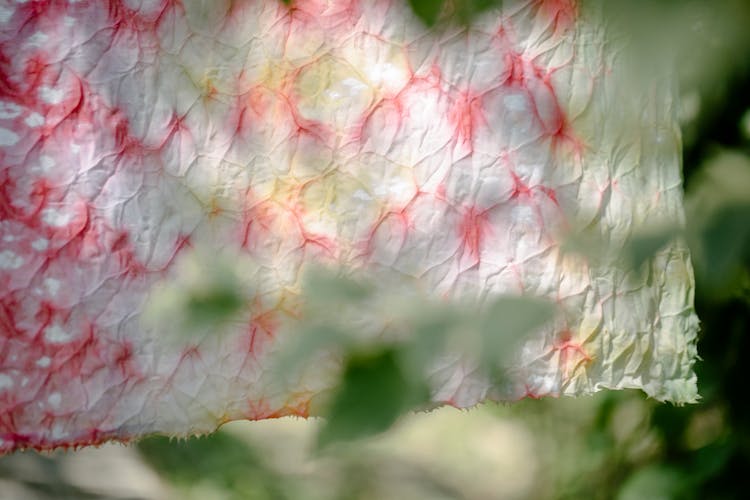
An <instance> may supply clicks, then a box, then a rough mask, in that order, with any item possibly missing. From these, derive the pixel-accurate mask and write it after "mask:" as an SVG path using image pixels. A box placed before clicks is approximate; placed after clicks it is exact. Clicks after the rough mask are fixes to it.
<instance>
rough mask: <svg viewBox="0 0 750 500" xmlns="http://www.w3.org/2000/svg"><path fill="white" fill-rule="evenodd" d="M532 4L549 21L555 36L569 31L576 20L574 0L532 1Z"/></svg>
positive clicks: (576, 8) (576, 4)
mask: <svg viewBox="0 0 750 500" xmlns="http://www.w3.org/2000/svg"><path fill="white" fill-rule="evenodd" d="M534 4H536V6H537V7H538V8H539V10H540V11H541V12H542V13H543V15H544V16H545V17H546V18H547V19H549V20H550V24H551V25H552V29H553V33H554V34H555V35H561V34H563V33H564V32H566V31H567V30H569V29H571V28H572V27H573V26H574V25H575V21H576V19H577V18H578V3H577V2H576V0H534Z"/></svg>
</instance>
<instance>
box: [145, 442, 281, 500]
mask: <svg viewBox="0 0 750 500" xmlns="http://www.w3.org/2000/svg"><path fill="white" fill-rule="evenodd" d="M137 446H138V451H139V453H140V454H141V456H142V457H143V458H144V460H145V461H146V462H147V463H148V464H149V465H151V466H152V467H153V468H154V469H156V470H157V471H158V472H159V473H160V474H161V475H162V477H164V478H165V479H167V480H168V481H170V482H171V483H173V484H175V485H177V486H181V487H184V488H191V487H193V486H194V485H195V484H196V483H197V482H203V483H208V484H210V485H212V486H213V487H215V488H216V489H217V490H219V491H222V492H225V494H226V496H225V497H224V498H228V499H237V500H250V499H255V500H272V499H284V498H288V497H287V495H285V494H284V493H283V491H282V490H281V488H280V485H281V484H282V481H280V479H279V478H278V477H277V475H276V473H275V472H273V471H272V470H271V469H269V468H268V467H267V465H266V464H265V462H264V461H263V458H262V457H261V456H259V455H258V454H257V453H256V452H255V450H253V449H252V448H251V447H250V446H248V445H247V444H246V443H243V442H242V441H240V440H238V439H237V438H235V437H233V436H230V435H228V434H226V433H224V432H221V431H219V432H216V433H214V434H211V435H209V436H205V437H202V438H192V439H189V440H187V441H179V442H176V441H174V440H171V439H168V438H165V437H161V436H153V437H149V438H146V439H144V440H142V441H140V442H139V443H138V445H137Z"/></svg>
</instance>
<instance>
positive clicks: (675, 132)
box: [0, 0, 697, 452]
mask: <svg viewBox="0 0 750 500" xmlns="http://www.w3.org/2000/svg"><path fill="white" fill-rule="evenodd" d="M621 45H622V44H621V40H620V39H608V38H607V33H606V31H605V30H604V27H603V24H602V22H601V20H600V17H599V16H597V15H596V14H595V13H592V12H589V11H588V10H586V9H585V8H584V7H582V6H578V5H576V4H575V3H574V2H573V1H572V0H568V1H564V0H563V1H561V0H555V1H553V0H524V1H506V2H504V7H503V10H502V11H501V12H497V11H496V12H490V13H487V14H485V15H483V16H482V17H481V18H479V19H477V20H476V22H475V23H473V24H472V25H471V27H470V28H466V27H464V26H459V25H453V26H442V27H440V28H438V29H434V30H430V29H427V28H426V27H424V25H422V24H421V23H420V22H419V21H418V20H417V19H416V18H415V17H413V15H412V14H411V12H410V11H409V9H408V8H407V7H406V4H405V2H400V1H396V0H391V1H387V0H372V1H369V0H368V1H364V0H359V1H358V0H328V1H325V0H298V1H295V2H293V6H292V7H289V6H286V5H284V4H283V3H281V2H274V1H261V0H257V1H255V0H234V1H229V0H217V1H214V2H201V1H197V0H196V1H194V0H181V1H180V0H143V1H135V0H109V1H93V0H92V1H86V0H79V1H74V0H69V1H63V0H47V1H41V0H29V1H21V0H16V1H10V0H6V1H4V2H2V3H0V452H9V451H12V450H15V449H18V448H23V447H33V448H37V449H50V448H55V447H59V446H75V445H84V444H94V443H99V442H102V441H105V440H108V439H118V440H129V439H132V438H135V437H138V436H141V435H144V434H147V433H154V432H158V433H166V434H170V435H174V436H184V435H189V434H192V433H201V432H210V431H212V430H214V429H215V428H216V427H217V425H219V424H221V423H223V422H226V421H229V420H233V419H262V418H269V417H276V416H281V415H288V414H293V415H306V414H307V413H308V411H309V402H310V399H311V398H312V397H313V396H314V395H315V394H317V393H319V392H320V391H322V390H324V389H326V388H327V387H328V385H329V384H330V377H328V376H327V375H325V374H324V373H323V372H326V373H327V370H323V369H322V368H321V374H320V376H317V375H316V373H315V372H314V371H313V372H310V373H306V375H305V377H303V378H301V379H300V380H299V381H298V382H297V383H296V384H294V385H293V386H291V387H290V386H288V385H283V384H280V383H278V381H276V380H275V379H274V377H273V375H272V373H271V370H269V363H270V362H269V359H270V355H271V353H272V352H274V350H275V349H276V344H277V342H278V339H279V338H281V337H283V336H284V335H285V334H284V332H283V331H282V330H283V325H284V324H285V320H286V319H289V318H291V319H294V318H296V317H297V316H298V315H299V314H300V311H301V310H302V309H301V306H302V304H304V303H305V297H304V295H302V294H301V293H300V290H301V285H300V280H301V277H302V276H303V275H304V272H305V270H306V269H308V268H309V267H310V266H312V265H315V264H317V265H324V266H331V267H340V268H343V269H348V270H351V271H353V272H354V271H356V272H357V273H360V274H361V275H364V276H370V277H372V278H373V279H376V280H378V281H379V282H388V283H390V282H392V283H395V284H396V285H394V286H398V287H406V288H409V287H412V289H413V290H414V293H417V294H423V295H424V296H426V297H427V296H429V297H435V298H439V299H440V300H449V301H459V300H467V301H474V302H477V303H481V302H482V301H486V300H488V298H491V297H495V296H499V295H502V294H511V295H521V294H523V295H529V296H541V297H546V298H548V299H550V300H552V301H554V303H555V304H556V305H557V306H558V307H559V316H558V317H557V318H556V319H555V320H554V321H553V322H552V324H550V325H549V327H547V328H545V329H544V330H543V331H540V332H537V333H536V334H535V335H534V336H533V337H532V338H530V339H528V341H526V342H524V343H523V347H522V348H521V349H519V351H518V353H517V354H515V355H514V357H513V363H514V368H513V370H512V373H513V377H512V378H511V379H510V380H509V382H508V383H507V384H505V385H503V386H502V387H490V386H489V385H488V383H487V382H486V381H484V380H483V379H482V378H481V377H478V376H476V375H475V373H474V371H473V370H472V365H471V361H470V360H466V359H465V356H463V355H462V353H460V352H456V353H446V356H443V357H441V361H440V363H437V364H436V366H435V367H434V372H433V375H434V377H432V379H431V380H433V381H434V384H433V385H434V386H433V399H434V401H435V402H436V403H446V404H452V405H455V406H459V407H467V406H471V405H474V404H476V403H478V402H480V401H482V400H485V399H488V398H489V399H502V400H515V399H519V398H523V397H541V396H546V395H552V396H557V395H562V394H566V395H581V394H589V393H592V392H595V391H597V390H600V389H603V388H612V389H615V388H616V389H619V388H641V389H643V390H644V391H645V392H646V393H647V394H648V395H649V396H651V397H653V398H656V399H658V400H665V401H673V402H677V403H684V402H691V401H694V400H695V399H696V398H697V392H696V380H695V375H694V374H693V371H692V365H693V363H694V360H695V357H696V350H695V337H696V330H697V319H696V317H695V315H694V312H693V307H692V300H693V279H692V270H691V266H690V263H689V257H688V254H687V250H686V249H685V248H684V246H682V245H680V244H679V243H674V244H670V245H669V246H667V247H666V248H665V249H663V250H661V251H660V252H659V253H658V255H657V256H656V257H654V258H653V259H652V260H651V261H650V262H649V263H647V269H646V272H645V273H636V272H631V271H627V270H626V269H623V267H622V266H619V265H618V262H617V259H618V257H614V256H613V257H607V256H606V255H602V256H601V257H600V258H590V257H586V256H585V255H578V254H571V253H566V252H563V250H562V248H561V247H562V243H563V241H565V239H566V237H567V235H568V234H569V233H570V232H572V231H573V230H574V229H575V228H586V229H587V230H589V231H593V232H594V233H595V234H597V235H598V236H600V237H602V238H603V239H605V240H606V241H609V242H611V243H613V245H614V246H616V247H617V246H622V245H624V244H625V243H626V242H627V241H628V239H629V238H630V237H631V236H632V234H633V233H634V231H636V229H637V228H638V227H640V226H642V225H643V224H644V223H646V222H649V221H654V220H661V219H665V220H666V219H672V220H674V219H677V220H682V217H683V216H682V191H681V190H682V186H681V177H680V163H679V158H680V142H679V129H678V127H677V125H676V123H675V119H674V111H675V109H674V108H675V105H674V102H673V92H672V88H671V87H670V85H669V82H668V81H667V80H666V79H659V81H648V80H647V79H642V78H638V77H637V76H636V77H634V76H633V72H632V71H631V70H632V67H631V66H630V63H629V61H628V57H627V52H626V51H624V50H622V46H621ZM228 263H229V264H228ZM227 269H230V270H231V272H229V273H228V276H229V279H230V280H235V281H236V284H237V286H238V287H240V288H241V290H242V295H241V296H242V297H243V302H242V303H241V305H240V307H239V312H238V313H237V314H235V315H234V316H233V318H232V320H231V321H230V322H228V323H227V324H223V325H221V326H216V329H217V330H221V332H213V331H212V329H211V327H205V328H204V327H201V328H203V329H204V330H205V331H203V333H201V334H199V335H190V336H181V332H180V331H179V330H180V329H183V328H186V326H185V325H184V322H183V321H182V320H181V319H180V318H179V317H177V316H178V315H179V314H178V313H179V311H180V310H181V309H180V308H179V307H172V306H174V304H175V303H179V301H180V300H182V299H180V298H179V297H178V295H179V291H180V290H185V289H189V288H190V287H191V286H192V287H198V288H200V286H202V285H201V284H202V283H205V284H206V286H209V285H210V284H211V283H213V282H212V281H211V280H213V279H215V274H216V273H226V271H227ZM191 273H192V274H191ZM170 294H171V295H170ZM160 306H163V307H160ZM175 311H177V313H176V312H175ZM366 312H367V311H363V317H365V318H366V317H368V316H367V314H366ZM382 319H383V321H387V318H382ZM360 326H361V325H359V326H358V325H354V326H352V328H353V329H355V330H356V329H357V328H360ZM181 339H182V340H181ZM451 354H453V355H454V356H451Z"/></svg>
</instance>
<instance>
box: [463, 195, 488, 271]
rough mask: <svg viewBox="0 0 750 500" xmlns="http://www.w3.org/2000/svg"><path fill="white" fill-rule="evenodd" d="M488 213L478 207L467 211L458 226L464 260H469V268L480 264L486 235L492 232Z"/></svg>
mask: <svg viewBox="0 0 750 500" xmlns="http://www.w3.org/2000/svg"><path fill="white" fill-rule="evenodd" d="M491 229H492V228H491V225H490V222H489V220H488V216H487V213H486V212H485V211H483V210H480V209H478V208H477V207H470V208H469V209H468V210H466V211H465V212H464V214H463V216H462V218H461V222H460V223H459V226H458V234H459V237H460V238H461V246H462V248H463V255H462V260H464V258H465V257H468V258H469V267H471V266H473V265H476V264H478V263H479V255H480V252H481V249H482V245H483V244H484V239H485V235H486V234H487V233H488V232H489V231H491Z"/></svg>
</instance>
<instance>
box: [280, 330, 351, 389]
mask: <svg viewBox="0 0 750 500" xmlns="http://www.w3.org/2000/svg"><path fill="white" fill-rule="evenodd" d="M351 347H352V339H351V337H350V336H349V335H347V334H346V333H345V332H342V331H341V330H339V329H338V328H336V327H334V326H332V325H328V324H325V325H308V326H305V327H304V328H300V329H299V330H298V331H296V332H295V338H294V341H293V342H292V343H291V344H290V345H287V346H285V347H284V349H281V350H280V351H279V353H278V354H277V355H276V358H275V365H274V369H275V370H276V373H278V374H279V375H280V376H282V377H283V376H284V374H287V373H292V372H294V371H295V370H296V369H298V368H299V367H301V366H302V365H304V363H305V362H307V361H309V360H310V358H311V357H312V356H313V355H315V354H316V353H317V352H319V351H321V350H324V349H336V348H339V349H344V350H346V349H350V348H351Z"/></svg>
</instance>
